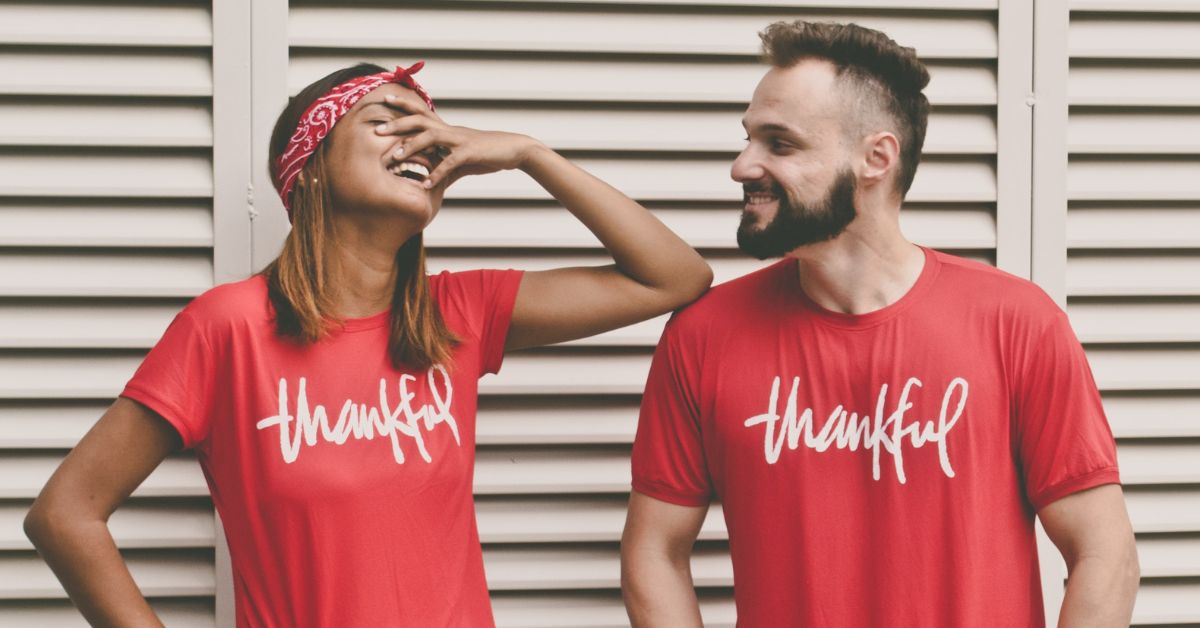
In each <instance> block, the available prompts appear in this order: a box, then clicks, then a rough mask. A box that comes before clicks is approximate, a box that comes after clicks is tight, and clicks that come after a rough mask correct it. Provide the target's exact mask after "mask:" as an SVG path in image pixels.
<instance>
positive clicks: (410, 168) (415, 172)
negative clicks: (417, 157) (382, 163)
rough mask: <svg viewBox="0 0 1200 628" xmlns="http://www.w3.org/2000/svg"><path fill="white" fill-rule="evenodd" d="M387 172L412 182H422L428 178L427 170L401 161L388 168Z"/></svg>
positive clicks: (421, 166)
mask: <svg viewBox="0 0 1200 628" xmlns="http://www.w3.org/2000/svg"><path fill="white" fill-rule="evenodd" d="M388 172H391V173H392V174H394V175H396V176H398V177H404V178H406V179H412V180H413V181H418V182H421V181H424V180H425V179H427V178H428V177H429V168H426V167H425V166H424V165H423V164H419V163H416V162H412V161H403V162H400V163H398V164H394V165H393V166H392V167H390V168H388Z"/></svg>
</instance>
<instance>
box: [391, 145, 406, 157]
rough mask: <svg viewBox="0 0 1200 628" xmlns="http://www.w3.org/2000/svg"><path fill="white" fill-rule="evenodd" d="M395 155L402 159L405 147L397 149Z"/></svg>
mask: <svg viewBox="0 0 1200 628" xmlns="http://www.w3.org/2000/svg"><path fill="white" fill-rule="evenodd" d="M393 154H394V155H396V156H397V157H400V156H401V155H403V154H404V147H403V146H401V147H400V148H397V149H396V152H395V153H393Z"/></svg>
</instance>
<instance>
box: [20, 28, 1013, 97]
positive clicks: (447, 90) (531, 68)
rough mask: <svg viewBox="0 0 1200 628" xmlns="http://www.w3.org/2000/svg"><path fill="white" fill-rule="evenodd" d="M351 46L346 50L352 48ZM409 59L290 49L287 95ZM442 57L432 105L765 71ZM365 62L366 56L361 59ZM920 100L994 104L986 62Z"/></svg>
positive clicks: (940, 81) (704, 83) (692, 90)
mask: <svg viewBox="0 0 1200 628" xmlns="http://www.w3.org/2000/svg"><path fill="white" fill-rule="evenodd" d="M351 46H353V44H352V43H351ZM411 56H413V55H412V54H408V55H405V54H395V55H391V56H386V57H385V56H377V55H370V56H368V55H364V54H345V53H340V52H339V53H330V54H314V53H313V52H312V51H309V50H302V49H301V50H297V49H293V51H292V57H291V63H290V71H289V73H288V89H289V93H291V94H295V93H296V92H298V91H300V89H301V88H303V87H304V86H305V85H308V84H309V83H311V82H313V81H315V80H316V79H318V78H320V77H322V76H324V75H326V74H328V73H329V72H331V71H333V70H335V69H337V68H343V67H348V66H351V65H354V64H356V63H359V62H361V61H364V60H367V61H374V62H376V63H379V64H380V65H383V66H384V67H387V66H388V65H389V64H390V65H393V66H394V65H395V64H396V63H397V62H398V60H401V61H402V60H404V59H406V58H407V57H411ZM500 56H501V55H499V54H493V55H488V56H487V57H486V58H470V59H468V58H462V57H458V56H454V57H444V56H441V55H438V54H422V55H421V58H423V59H425V60H427V61H428V64H429V65H428V67H427V68H426V69H425V71H423V72H422V73H421V84H422V85H423V86H425V88H426V89H428V90H429V93H430V94H431V95H432V96H433V98H434V99H435V100H438V99H440V100H508V101H529V100H535V101H546V100H549V101H567V102H579V101H585V102H611V101H617V102H664V103H666V102H698V103H738V104H745V103H746V102H747V101H748V100H749V98H750V94H751V93H752V92H753V91H754V86H755V84H756V83H757V82H758V79H759V78H760V77H761V76H762V74H763V73H764V72H765V70H766V68H764V67H763V66H762V65H761V64H759V63H758V62H757V61H722V62H707V63H705V62H699V61H661V60H638V61H628V60H625V59H622V58H609V59H597V58H592V57H581V58H578V59H556V58H549V59H547V58H537V59H536V60H535V59H529V58H526V57H524V56H517V57H515V58H511V59H508V58H499V57H500ZM364 57H365V58H364ZM927 65H928V67H929V72H930V75H931V79H930V83H929V87H928V88H926V90H925V94H926V95H927V96H928V97H929V101H930V102H931V103H933V104H934V105H994V104H995V103H996V71H995V68H994V66H991V65H990V64H987V63H969V62H947V61H932V62H930V63H929V64H927ZM3 68H4V65H3V61H2V57H0V69H3Z"/></svg>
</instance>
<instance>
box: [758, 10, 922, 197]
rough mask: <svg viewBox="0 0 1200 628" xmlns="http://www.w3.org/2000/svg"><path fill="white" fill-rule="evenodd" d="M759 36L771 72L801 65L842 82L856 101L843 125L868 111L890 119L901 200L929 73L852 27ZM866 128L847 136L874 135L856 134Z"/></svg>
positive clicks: (913, 58)
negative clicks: (829, 70) (829, 67)
mask: <svg viewBox="0 0 1200 628" xmlns="http://www.w3.org/2000/svg"><path fill="white" fill-rule="evenodd" d="M758 36H759V37H760V38H762V45H763V57H764V60H765V61H766V62H767V63H770V64H771V65H773V66H775V67H779V68H788V67H791V66H793V65H795V64H796V63H797V62H799V61H800V60H802V59H825V60H827V61H829V62H831V63H833V65H834V66H835V67H836V68H837V76H838V79H839V80H840V81H846V82H847V84H846V85H845V86H846V87H848V88H850V90H849V92H848V93H851V94H853V95H854V96H856V100H857V102H856V103H851V104H852V105H854V106H849V107H847V111H846V114H845V115H844V116H843V117H844V118H845V119H850V117H851V116H855V115H858V116H861V115H862V114H863V113H864V112H866V111H871V110H875V111H878V112H881V113H883V114H885V115H887V116H888V117H890V118H891V121H892V122H893V124H894V125H895V127H894V128H893V129H888V130H891V131H893V132H894V133H895V134H896V138H897V139H898V140H899V142H900V165H899V169H898V170H897V173H896V188H897V189H898V190H899V191H900V196H901V198H903V197H904V195H905V194H907V193H908V189H909V188H910V187H911V186H912V181H913V176H914V175H916V172H917V164H918V163H920V161H921V147H922V146H923V145H924V144H925V126H926V123H927V122H928V120H929V100H928V99H927V98H925V95H924V94H922V93H921V90H922V89H924V88H925V86H926V85H928V84H929V71H928V70H926V69H925V64H923V63H921V61H920V59H918V58H917V53H916V51H915V50H913V49H912V48H906V47H903V46H901V45H899V44H897V43H896V42H894V41H892V40H891V39H890V38H889V37H888V36H887V35H884V34H883V33H881V32H879V31H877V30H872V29H869V28H864V27H862V26H859V25H857V24H836V23H832V22H804V21H795V22H775V23H774V24H771V25H770V26H768V27H767V28H766V29H765V30H763V31H762V32H761V33H759V34H758ZM866 122H867V121H866V120H862V119H861V118H860V120H859V124H852V125H850V128H849V129H847V130H848V131H851V132H855V131H858V132H862V133H866V132H869V131H871V130H873V129H869V128H861V127H862V124H865V123H866ZM855 127H859V128H855Z"/></svg>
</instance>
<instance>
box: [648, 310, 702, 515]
mask: <svg viewBox="0 0 1200 628" xmlns="http://www.w3.org/2000/svg"><path fill="white" fill-rule="evenodd" d="M687 349H688V348H687V347H684V346H683V343H682V342H681V339H680V329H679V323H678V317H676V318H673V319H672V320H671V322H670V323H668V325H667V329H666V331H665V332H664V333H663V337H662V339H661V340H660V341H659V343H658V348H657V349H656V350H655V352H654V360H653V362H652V363H651V365H650V376H649V378H648V379H647V381H646V391H645V394H644V395H643V396H642V409H641V416H640V417H639V419H638V427H637V436H636V437H635V438H634V442H633V488H634V490H636V491H637V492H639V493H642V494H644V495H648V496H650V497H653V498H655V499H658V500H662V501H665V502H669V503H672V504H678V505H680V506H703V505H705V504H707V503H708V502H709V501H710V500H711V499H712V492H713V488H712V482H711V479H710V476H709V473H708V466H707V464H706V463H705V457H704V443H703V441H702V438H701V432H700V425H701V424H700V413H699V411H698V408H699V405H698V403H697V402H698V397H697V396H696V391H697V390H699V386H698V385H697V382H698V380H699V377H700V371H699V368H698V364H697V361H696V360H695V359H694V358H695V357H696V355H695V353H693V352H690V351H688V350H687Z"/></svg>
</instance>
